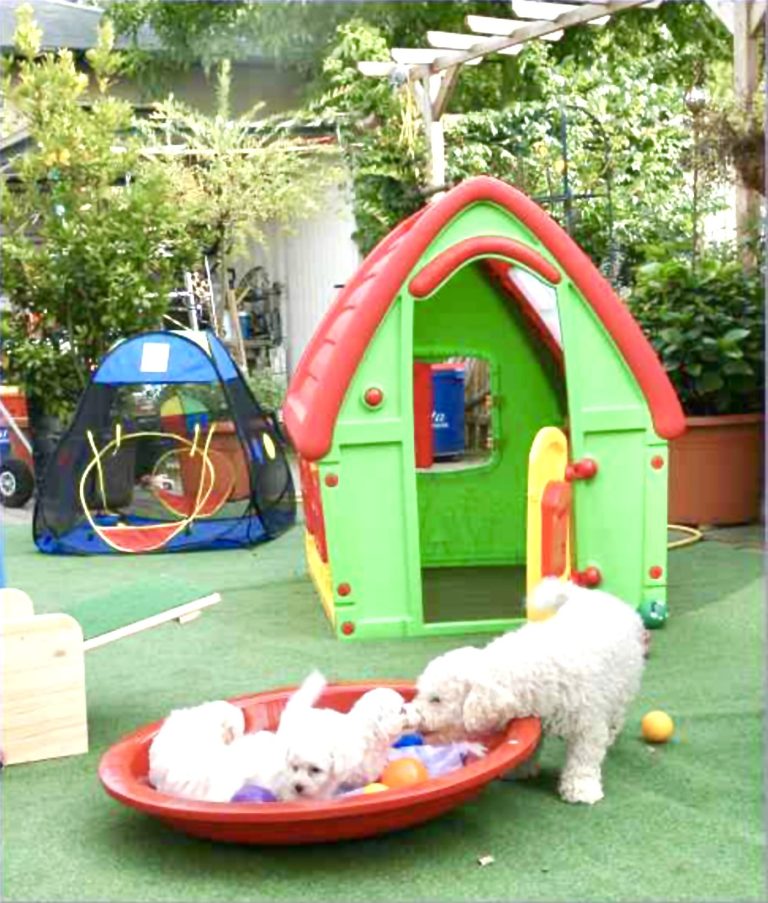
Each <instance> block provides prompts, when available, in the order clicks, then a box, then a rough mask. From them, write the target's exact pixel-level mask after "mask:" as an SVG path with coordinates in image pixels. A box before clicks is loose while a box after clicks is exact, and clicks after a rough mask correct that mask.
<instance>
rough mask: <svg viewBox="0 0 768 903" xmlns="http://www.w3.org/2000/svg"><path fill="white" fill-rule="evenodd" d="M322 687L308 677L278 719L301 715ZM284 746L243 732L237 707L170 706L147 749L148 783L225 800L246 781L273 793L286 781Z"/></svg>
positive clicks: (262, 734)
mask: <svg viewBox="0 0 768 903" xmlns="http://www.w3.org/2000/svg"><path fill="white" fill-rule="evenodd" d="M321 689H322V687H319V686H318V684H317V681H316V680H314V679H310V678H308V679H307V680H306V681H304V683H303V684H302V685H301V686H300V687H299V689H298V690H296V692H295V693H294V694H293V695H292V696H291V697H290V699H289V700H288V703H287V705H286V707H285V708H284V709H283V717H286V715H287V717H288V720H289V721H290V719H291V717H292V715H293V716H296V717H301V715H300V714H299V713H304V712H306V711H308V710H310V709H311V706H312V705H313V704H314V703H315V701H316V700H317V696H318V695H319V693H320V690H321ZM285 775H286V746H285V743H284V742H283V739H282V737H281V736H280V734H279V732H274V731H267V730H262V731H255V732H253V733H245V716H244V714H243V711H242V709H240V708H239V707H238V706H236V705H233V704H232V703H230V702H225V701H223V700H217V701H215V702H205V703H203V704H202V705H197V706H191V707H190V708H184V709H174V711H172V712H171V713H170V715H168V717H167V718H166V719H165V721H164V722H163V724H162V725H161V727H160V729H159V731H158V732H157V734H155V736H154V738H153V740H152V743H151V745H150V748H149V782H150V784H151V785H152V786H153V787H154V788H155V789H156V790H160V791H161V792H163V793H169V794H172V795H174V796H179V797H184V798H186V799H193V800H202V801H206V802H212V803H225V802H229V801H230V800H231V799H232V797H233V796H234V795H235V794H236V793H237V791H238V790H240V789H241V788H242V787H243V786H244V785H246V784H256V785H258V786H259V787H263V788H264V789H265V790H269V791H271V792H272V793H273V794H274V795H275V796H277V795H278V794H277V790H278V788H279V787H282V786H283V785H284V783H285Z"/></svg>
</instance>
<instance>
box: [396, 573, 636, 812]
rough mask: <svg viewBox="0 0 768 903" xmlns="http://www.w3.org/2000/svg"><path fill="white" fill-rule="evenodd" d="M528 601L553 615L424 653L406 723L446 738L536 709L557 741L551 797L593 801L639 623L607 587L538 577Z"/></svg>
mask: <svg viewBox="0 0 768 903" xmlns="http://www.w3.org/2000/svg"><path fill="white" fill-rule="evenodd" d="M530 603H531V604H532V606H533V607H534V608H536V609H538V610H540V611H546V610H553V611H554V612H555V614H553V615H552V617H550V618H548V619H546V620H543V621H532V622H529V623H527V624H525V625H524V626H523V627H521V628H520V629H519V630H516V631H512V632H510V633H506V634H504V635H503V636H501V637H499V638H498V639H496V640H494V641H493V642H491V643H489V644H488V645H487V646H486V647H485V648H483V649H476V648H474V647H465V648H462V649H455V650H453V651H452V652H447V653H446V654H445V655H442V656H440V657H438V658H436V659H434V660H433V661H432V662H430V663H429V664H428V665H427V667H426V669H425V670H424V672H423V673H422V675H421V676H420V677H419V679H418V683H417V695H416V697H415V699H414V701H413V703H412V704H411V705H410V706H409V707H408V712H409V724H410V727H411V728H416V729H419V730H422V731H424V732H425V733H426V734H427V736H428V738H429V739H431V738H434V739H438V740H440V739H442V740H450V739H460V738H463V737H467V736H471V735H478V734H483V733H487V732H490V731H494V730H498V729H501V728H502V727H504V725H505V724H506V723H507V722H508V721H509V720H510V719H511V718H521V717H526V716H529V715H535V716H538V717H540V718H541V720H542V726H543V729H544V731H545V732H546V733H550V734H554V735H557V736H560V737H563V738H564V739H565V740H566V744H567V754H566V762H565V766H564V768H563V771H562V774H561V776H560V788H559V789H560V795H561V797H562V798H563V799H564V800H566V801H568V802H572V803H577V802H581V803H596V802H597V801H598V800H600V799H602V797H603V788H602V776H601V765H602V761H603V759H604V757H605V754H606V751H607V750H608V748H609V747H610V746H611V744H612V743H613V741H614V740H615V739H616V736H617V735H618V733H619V731H620V730H621V728H622V726H623V723H624V718H625V715H626V710H627V707H628V705H629V703H630V701H631V700H632V698H633V697H634V696H635V695H636V693H637V692H638V690H639V688H640V680H641V677H642V673H643V665H644V644H645V629H644V627H643V623H642V620H641V618H640V616H639V615H638V614H637V612H636V611H635V610H634V609H633V608H632V607H631V606H629V605H628V604H627V603H625V602H622V601H621V600H620V599H617V598H616V597H615V596H612V595H610V594H609V593H605V592H601V591H598V590H588V589H584V588H582V587H579V586H576V585H575V584H573V583H570V582H563V581H560V580H557V579H555V578H545V579H544V580H542V581H541V583H540V584H539V585H538V586H537V587H536V589H535V590H534V592H533V594H532V597H531V600H530Z"/></svg>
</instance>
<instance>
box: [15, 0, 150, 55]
mask: <svg viewBox="0 0 768 903" xmlns="http://www.w3.org/2000/svg"><path fill="white" fill-rule="evenodd" d="M25 5H31V6H32V9H33V11H34V14H35V20H36V22H37V24H38V25H39V27H40V28H41V30H42V32H43V36H42V49H43V50H58V49H59V48H60V47H69V49H70V50H88V49H89V48H91V47H95V46H96V40H97V37H98V28H99V22H100V21H101V17H102V16H103V15H104V10H103V9H102V8H101V7H99V6H91V5H86V4H84V3H74V2H72V0H2V3H0V47H3V48H4V49H5V48H8V47H10V46H11V39H12V38H13V34H14V32H15V31H16V10H17V9H18V8H19V7H20V6H25ZM136 38H137V41H138V46H139V47H141V48H142V49H143V50H159V49H160V47H161V44H160V41H159V39H158V37H157V35H156V34H155V33H154V32H153V31H152V29H151V28H149V27H147V26H142V27H141V28H139V31H138V34H137V36H136ZM130 44H131V39H130V38H127V37H120V38H118V39H117V41H116V42H115V46H116V47H118V48H122V47H128V46H129V45H130Z"/></svg>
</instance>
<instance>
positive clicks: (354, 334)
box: [284, 177, 684, 639]
mask: <svg viewBox="0 0 768 903" xmlns="http://www.w3.org/2000/svg"><path fill="white" fill-rule="evenodd" d="M455 358H474V359H479V360H482V361H485V362H487V368H488V373H489V382H490V396H491V404H490V433H491V449H490V452H489V454H488V456H487V457H486V458H485V459H484V460H483V461H481V462H480V463H479V464H475V465H474V466H467V467H448V468H446V467H439V466H435V467H429V466H427V467H418V468H417V466H416V460H417V453H418V445H419V442H420V439H419V436H420V435H421V436H423V435H424V430H423V427H424V423H423V420H424V417H423V408H424V405H423V404H419V400H418V398H417V397H416V396H415V394H414V385H415V379H414V373H415V372H417V369H418V367H419V366H423V364H424V363H425V362H426V363H429V362H438V361H445V360H447V359H455ZM284 415H285V424H286V427H287V430H288V433H289V435H290V437H291V439H292V441H293V443H294V445H295V448H296V450H297V452H298V454H299V459H300V467H301V475H302V490H303V500H304V510H305V518H306V536H305V540H306V551H307V559H308V564H309V570H310V573H311V575H312V578H313V580H314V582H315V585H316V586H317V589H318V591H319V593H320V596H321V599H322V601H323V605H324V607H325V610H326V612H327V614H328V617H329V619H330V621H331V623H332V625H333V627H334V630H335V631H336V633H337V635H338V636H340V637H344V638H347V639H352V638H365V637H395V636H424V635H429V634H436V635H437V634H446V633H460V632H472V631H500V630H504V629H508V628H510V627H513V626H515V625H516V624H518V623H519V622H520V620H521V619H522V618H524V617H525V608H524V602H523V596H524V592H525V583H526V572H528V573H530V572H531V569H532V568H533V569H535V570H536V573H537V574H538V575H539V576H540V575H541V574H547V573H554V574H555V575H557V576H568V575H570V577H571V579H575V580H577V582H581V583H583V584H585V585H589V586H597V585H599V586H600V587H601V588H603V589H606V590H608V591H609V592H612V593H615V594H617V595H619V596H620V597H622V598H624V599H626V600H627V601H628V602H629V603H631V604H633V605H636V606H638V607H639V608H641V610H642V611H643V612H644V614H645V616H646V618H649V617H650V618H651V620H653V618H656V619H657V620H661V619H663V617H664V616H665V611H666V608H665V606H666V572H667V560H666V559H667V548H666V546H667V530H666V524H667V440H668V439H671V438H673V437H675V436H677V435H679V434H680V433H681V432H682V431H683V429H684V419H683V415H682V411H681V409H680V405H679V402H678V399H677V397H676V395H675V393H674V390H673V389H672V386H671V384H670V382H669V380H668V379H667V376H666V374H665V372H664V370H663V368H662V367H661V365H660V363H659V361H658V359H657V358H656V356H655V353H654V352H653V350H652V348H651V346H650V345H649V343H648V341H647V340H646V339H645V337H644V336H643V334H642V332H641V330H640V328H639V327H638V325H637V324H636V322H635V321H634V320H633V318H632V316H631V315H630V313H629V311H628V310H627V309H626V307H625V306H624V305H623V304H622V302H621V301H620V300H619V299H618V298H617V297H616V295H615V294H614V292H613V290H612V289H611V287H610V285H609V284H608V283H607V282H606V280H605V279H604V278H603V277H602V276H601V275H600V274H599V272H598V271H597V269H596V268H595V266H594V265H593V264H592V262H591V261H590V260H589V258H588V257H587V256H586V255H585V254H584V253H583V251H581V250H580V249H579V247H578V246H577V245H576V244H575V243H574V242H573V241H572V240H571V239H570V238H569V236H568V235H567V234H566V233H565V232H564V231H563V230H562V229H561V228H560V227H559V226H558V225H557V224H556V223H555V222H554V221H553V220H552V219H550V218H549V217H548V216H547V214H545V213H544V212H543V211H542V210H541V209H540V208H539V207H538V206H537V205H536V204H535V203H534V202H533V201H531V200H530V199H529V198H527V197H526V196H525V195H523V194H522V193H520V192H519V191H517V190H516V189H514V188H512V187H510V186H509V185H506V184H505V183H503V182H500V181H498V180H495V179H491V178H485V177H480V178H475V179H470V180H468V181H466V182H464V183H462V184H461V185H459V186H457V187H456V188H454V189H453V190H451V191H449V192H447V193H446V194H445V195H443V196H442V197H440V198H439V199H437V200H435V201H433V202H432V203H431V204H429V205H428V206H426V207H424V208H423V209H422V210H420V211H418V212H417V213H416V214H414V215H413V216H411V217H410V218H409V219H407V220H405V221H404V222H402V223H401V224H400V225H399V226H398V227H397V228H396V229H394V230H393V231H392V232H391V233H390V234H389V235H388V236H387V237H386V238H385V239H383V241H381V242H380V243H379V245H378V246H377V247H376V248H375V249H374V250H373V251H372V252H371V253H370V254H369V255H368V257H367V258H366V260H365V261H364V262H363V264H362V265H361V267H360V268H359V270H358V271H357V272H356V273H355V275H354V276H353V277H352V279H351V280H350V281H349V282H348V283H347V285H346V286H345V287H344V289H343V290H342V291H341V292H340V294H339V296H338V298H337V299H336V301H335V302H334V304H333V305H332V306H331V308H330V309H329V310H328V312H327V314H326V315H325V317H324V319H323V321H322V322H321V324H320V326H319V328H318V330H317V332H316V333H315V335H314V336H313V337H312V339H311V340H310V342H309V344H308V346H307V348H306V350H305V352H304V355H303V357H302V359H301V361H300V363H299V365H298V367H297V370H296V372H295V374H294V377H293V379H292V381H291V384H290V386H289V390H288V395H287V399H286V402H285V406H284ZM428 416H429V412H427V417H428ZM420 427H421V429H420ZM552 428H556V429H557V430H558V431H560V434H561V435H562V436H564V437H565V440H564V441H566V442H567V455H568V462H567V466H566V467H565V473H564V475H561V477H560V479H559V481H555V482H550V483H548V484H547V489H548V490H550V489H552V488H553V487H559V488H560V489H563V490H567V492H566V491H563V492H561V493H560V494H559V495H557V497H556V498H555V496H551V498H550V496H549V495H548V498H550V501H551V499H552V498H555V502H554V505H555V508H553V509H552V511H549V512H548V513H547V511H544V508H545V507H546V506H545V505H544V503H542V505H544V508H542V511H543V515H542V516H543V523H544V528H543V530H542V532H541V534H540V535H539V533H536V536H535V539H536V541H535V542H533V537H532V536H531V535H530V534H531V531H532V529H534V528H532V527H531V523H532V521H531V520H530V518H529V508H530V504H531V498H532V496H531V490H530V479H531V470H532V467H533V464H532V463H531V462H532V460H533V459H532V458H531V457H530V456H531V453H532V452H531V449H532V446H534V445H535V442H534V440H535V439H536V437H537V436H538V435H541V431H542V430H547V429H550V430H552ZM566 484H567V485H566ZM545 494H546V493H545ZM536 504H537V505H538V501H537V502H536ZM558 506H559V507H558ZM555 509H556V510H555ZM558 518H559V519H558ZM534 522H535V521H534ZM558 523H559V524H560V529H559V530H558V528H557V525H558ZM563 524H565V529H566V530H567V537H564V534H563V529H562V525H563ZM536 529H537V528H536ZM558 543H559V544H560V546H561V549H560V554H556V550H555V551H553V548H552V547H553V546H554V545H557V544H558ZM532 549H535V552H532ZM562 549H567V557H568V561H567V563H565V564H564V562H563V554H562ZM532 557H535V559H536V560H532ZM555 561H559V564H558V565H557V566H554V565H553V564H552V562H555ZM553 567H554V569H553ZM649 626H650V625H649Z"/></svg>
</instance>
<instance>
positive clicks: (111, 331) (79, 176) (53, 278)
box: [2, 7, 196, 414]
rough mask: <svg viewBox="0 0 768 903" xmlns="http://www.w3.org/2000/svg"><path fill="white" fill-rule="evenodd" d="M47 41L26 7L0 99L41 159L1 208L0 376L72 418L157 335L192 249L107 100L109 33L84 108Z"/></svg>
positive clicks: (125, 115) (25, 166) (170, 200)
mask: <svg viewBox="0 0 768 903" xmlns="http://www.w3.org/2000/svg"><path fill="white" fill-rule="evenodd" d="M39 40H40V32H39V29H38V28H37V26H36V24H35V23H34V20H33V19H32V13H31V9H30V8H29V7H22V8H21V11H20V15H19V23H18V29H17V32H16V48H17V52H18V54H19V56H18V57H17V59H16V60H15V61H10V60H6V63H5V83H4V94H5V97H6V100H7V102H8V103H9V104H11V105H13V107H14V108H15V110H17V111H18V113H19V115H20V116H21V117H22V118H23V121H24V122H25V124H26V126H27V128H28V129H29V133H30V137H31V139H32V142H33V145H32V149H31V150H29V151H27V152H25V153H24V154H23V156H20V157H19V158H18V159H17V160H16V175H17V182H16V183H15V184H12V185H6V186H4V191H3V197H2V215H3V222H4V225H5V230H6V234H5V237H4V240H3V243H2V265H3V285H4V289H5V292H6V293H7V295H8V297H9V299H10V301H11V308H10V310H9V311H6V312H5V313H4V318H3V324H2V325H3V338H4V344H3V354H4V358H5V362H4V363H5V368H4V369H5V370H6V373H7V376H8V378H10V379H14V380H18V381H19V382H21V383H22V384H23V385H24V386H25V388H26V390H27V394H28V396H29V397H30V399H31V400H33V401H34V402H38V403H41V404H43V405H44V407H45V409H46V410H47V411H48V412H49V413H51V414H64V413H66V412H67V411H68V410H70V409H71V407H72V405H73V403H74V401H75V400H76V398H77V396H78V394H79V392H80V391H82V388H83V387H84V386H85V384H86V383H87V379H88V375H89V371H90V369H91V368H92V367H93V366H94V364H95V363H96V362H97V361H98V360H99V358H100V357H101V356H102V355H103V354H104V352H105V351H106V350H107V349H108V348H109V346H110V345H111V343H112V342H113V341H115V340H116V339H117V338H121V337H124V336H126V335H131V334H133V333H137V332H141V331H143V330H146V329H148V328H151V327H154V326H156V325H157V324H158V323H159V322H160V319H161V316H162V313H163V312H164V310H165V309H166V303H167V301H166V297H167V292H168V290H169V289H170V288H171V286H172V285H173V284H174V281H175V279H176V277H177V275H178V273H179V270H180V269H181V268H182V267H183V266H185V265H188V264H189V263H190V262H191V260H192V259H193V258H194V255H195V249H196V246H195V242H194V239H193V235H191V234H190V231H189V222H188V219H187V216H186V211H185V210H182V209H180V208H179V207H178V205H177V204H176V203H175V202H174V192H173V191H172V186H171V184H170V181H169V179H168V177H167V175H166V174H165V173H163V172H162V171H161V170H159V169H158V168H156V167H152V166H148V165H145V164H144V163H143V162H142V160H141V158H140V156H139V144H138V142H137V140H136V139H135V138H134V137H132V136H131V134H130V128H131V122H132V110H131V107H130V105H129V104H127V103H126V102H124V101H122V100H118V99H115V98H114V97H110V96H109V95H108V94H107V90H108V88H109V85H110V80H111V78H112V76H113V75H115V73H116V72H117V71H118V68H119V56H118V55H116V54H115V53H114V51H113V50H112V40H113V34H112V30H111V27H110V26H109V25H105V26H104V27H103V28H102V29H101V31H100V34H99V42H98V45H97V47H95V48H94V49H93V50H92V51H90V52H89V60H90V63H91V67H92V69H93V72H94V75H95V77H96V80H97V84H98V93H97V96H96V99H95V100H94V101H93V102H92V103H90V104H88V105H86V104H84V103H83V101H84V99H85V92H86V90H87V88H88V77H87V76H86V75H85V74H83V73H82V72H80V71H78V69H77V67H76V65H75V60H74V57H73V55H72V53H71V52H70V51H68V50H60V51H58V52H57V53H45V54H40V52H39V49H40V48H39Z"/></svg>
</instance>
